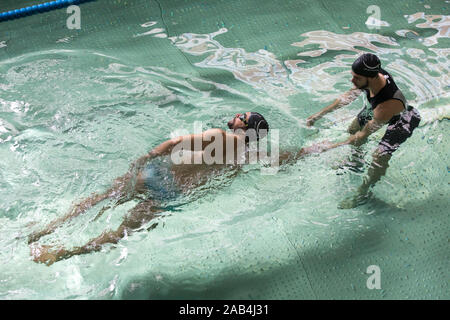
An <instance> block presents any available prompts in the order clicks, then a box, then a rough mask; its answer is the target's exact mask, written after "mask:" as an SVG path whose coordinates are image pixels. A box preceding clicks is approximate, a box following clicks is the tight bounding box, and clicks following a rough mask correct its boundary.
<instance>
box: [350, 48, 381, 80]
mask: <svg viewBox="0 0 450 320" xmlns="http://www.w3.org/2000/svg"><path fill="white" fill-rule="evenodd" d="M352 70H353V72H354V73H356V74H359V75H361V76H364V77H371V78H373V77H375V76H377V75H378V72H380V70H381V62H380V59H378V57H377V56H376V55H374V54H372V53H364V54H363V55H361V56H360V57H359V58H358V59H356V60H355V62H353V64H352Z"/></svg>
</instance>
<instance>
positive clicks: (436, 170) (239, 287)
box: [0, 0, 450, 299]
mask: <svg viewBox="0 0 450 320" xmlns="http://www.w3.org/2000/svg"><path fill="white" fill-rule="evenodd" d="M30 4H34V2H33V1H24V0H20V1H10V0H8V1H2V3H1V4H0V11H7V10H11V9H16V8H18V7H25V6H28V5H30ZM369 6H375V7H372V8H370V10H368V9H369ZM377 8H378V9H379V13H380V15H379V16H377V14H376V13H377V10H378V9H377ZM80 13H81V23H80V29H69V28H68V24H67V20H68V18H69V17H70V16H71V14H68V13H67V12H66V10H65V9H59V10H55V11H51V12H47V13H42V14H38V15H33V16H29V17H25V18H21V19H17V20H12V21H6V22H1V23H0V108H1V109H0V112H1V113H0V192H1V196H0V230H1V232H0V248H1V250H0V298H1V299H179V298H183V299H211V298H215V299H408V298H410V299H448V298H449V290H448V281H447V279H448V269H449V261H450V259H449V258H450V256H449V255H450V254H449V250H448V241H449V239H448V229H449V225H448V221H449V211H448V207H449V205H450V203H449V173H450V169H449V163H448V159H449V150H450V149H449V144H448V132H449V123H448V116H449V78H448V74H449V72H448V71H449V62H448V55H449V49H448V47H449V46H448V44H449V39H448V37H449V28H448V24H449V23H448V22H449V19H450V18H449V15H448V13H449V4H448V1H402V2H401V3H400V2H392V1H385V0H382V1H370V2H366V3H362V2H361V1H353V0H352V1H315V0H314V1H312V0H311V1H287V0H286V1H256V0H245V1H239V2H233V4H232V5H231V4H230V1H220V0H216V1H181V0H171V1H163V0H159V1H156V0H155V1H144V0H133V1H120V0H111V1H102V0H98V1H93V2H88V3H85V4H82V5H80ZM376 18H379V19H376ZM373 26H375V27H376V28H375V29H371V28H372V27H373ZM363 52H373V53H376V54H377V55H378V56H379V57H380V58H381V60H382V63H383V67H384V68H385V69H386V70H388V71H389V72H390V73H391V74H392V75H393V76H394V78H395V80H396V83H397V84H398V85H399V86H400V88H401V90H402V91H403V92H404V94H405V96H406V98H407V99H408V101H409V102H410V103H411V104H412V105H414V106H416V107H417V108H418V109H419V110H420V112H421V114H422V116H423V118H424V121H422V123H421V126H420V127H419V128H418V129H417V131H415V133H414V135H413V136H412V137H411V138H410V139H409V140H408V141H407V142H406V143H405V144H404V145H402V147H401V148H400V150H398V151H397V152H396V153H395V154H394V157H393V159H392V160H391V166H390V168H389V169H388V172H387V175H386V176H385V177H384V178H383V179H382V180H381V181H380V182H379V183H378V184H377V185H376V187H375V189H374V196H375V197H374V199H373V200H372V201H370V202H369V203H368V204H366V205H363V206H360V207H357V208H355V209H351V210H339V209H337V204H338V203H339V201H340V200H341V199H342V198H343V197H345V196H346V195H348V193H349V192H351V190H353V189H354V188H355V187H356V186H357V185H358V183H359V182H360V181H361V179H362V175H361V174H356V173H350V172H349V173H345V174H337V173H339V172H336V170H334V169H333V168H332V164H333V163H335V162H337V161H339V160H341V159H342V157H343V156H344V155H345V154H347V153H349V149H348V148H345V147H343V148H341V149H339V150H333V151H330V152H329V153H326V154H323V155H321V156H313V157H308V158H306V159H303V160H300V161H298V162H297V163H296V164H294V165H291V166H288V167H286V168H283V170H280V171H279V172H278V173H277V174H276V175H261V174H260V171H259V170H258V167H257V166H250V167H249V168H248V169H247V170H246V173H245V174H244V175H240V176H238V177H237V178H235V179H234V180H230V179H228V178H226V177H224V178H222V179H219V180H218V181H215V182H211V185H209V188H207V189H206V191H205V192H203V193H202V194H201V196H200V197H197V198H195V200H193V201H190V202H188V203H186V204H184V205H182V206H174V207H173V208H172V209H170V210H169V209H168V210H167V212H166V214H165V215H164V216H163V217H162V218H161V219H160V220H159V221H160V223H159V224H158V226H157V227H156V228H155V229H153V230H151V231H148V232H147V231H142V232H138V233H135V234H133V235H131V236H129V237H127V238H126V239H124V240H122V241H120V242H119V243H118V244H117V245H114V246H105V248H104V250H102V251H101V252H97V253H92V254H88V255H83V256H76V257H72V258H70V259H67V260H64V261H60V262H58V263H55V264H54V265H52V266H50V267H47V266H45V265H42V264H36V263H35V262H33V261H32V257H31V256H30V248H29V246H28V244H27V237H28V235H29V234H30V233H31V232H32V231H35V230H37V229H39V228H41V227H43V226H44V225H46V224H47V223H48V222H50V221H51V220H53V219H55V218H56V217H59V216H61V215H63V214H64V213H66V212H67V210H68V209H69V208H70V206H71V204H72V203H74V202H76V201H78V200H80V199H82V198H84V197H87V196H89V195H90V194H91V193H93V192H98V191H101V190H104V189H106V188H108V187H109V185H110V184H111V182H112V180H114V179H115V178H116V177H118V176H120V175H122V174H123V173H124V172H126V171H127V169H128V167H129V164H130V163H131V162H132V161H133V160H135V159H136V158H138V157H139V156H141V155H142V154H144V153H146V152H148V151H149V150H150V149H151V148H152V147H154V146H155V145H157V144H158V143H160V142H162V141H164V140H165V139H168V138H170V137H171V136H174V135H177V134H178V133H179V132H181V130H188V131H189V132H191V131H193V130H194V127H193V123H194V122H195V121H202V123H203V125H204V127H205V128H207V127H220V128H224V129H225V125H226V121H227V120H228V119H229V117H230V115H234V114H235V113H236V112H242V111H244V110H248V109H251V110H252V111H258V112H261V113H262V114H264V115H265V116H266V118H267V119H268V121H269V123H270V124H271V128H277V129H280V132H281V133H280V136H281V137H282V138H283V139H282V140H280V150H283V149H289V148H301V147H302V146H304V145H311V144H313V143H315V142H318V141H322V140H324V139H331V140H335V141H339V140H340V139H343V138H344V137H346V136H347V134H346V132H345V130H346V128H347V126H348V123H349V122H350V121H351V119H352V118H353V117H354V116H355V115H356V113H357V112H358V111H359V109H360V108H361V105H362V98H359V99H358V100H356V101H355V102H354V103H352V104H351V105H350V106H349V107H347V108H342V109H340V110H338V111H337V112H336V113H334V114H331V115H329V116H327V117H326V118H325V119H323V120H321V122H319V123H318V124H317V126H316V127H315V128H308V127H306V126H305V119H306V118H307V117H308V116H309V115H311V114H312V113H314V112H316V111H318V110H319V109H320V108H322V107H324V106H326V105H327V104H329V103H330V102H331V101H332V100H333V99H334V98H336V96H337V95H339V94H340V93H342V92H344V91H346V90H347V89H348V88H349V86H350V79H351V75H350V66H351V63H352V62H353V60H354V59H355V58H356V57H357V56H358V55H359V54H361V53H363ZM376 145H377V141H376V139H370V141H369V142H368V144H367V145H366V146H365V150H366V159H367V160H370V155H371V152H372V150H374V148H375V146H376ZM236 203H238V204H239V205H233V204H236ZM134 204H136V203H135V202H130V203H126V204H124V205H122V206H118V207H117V208H114V209H111V210H109V211H106V212H105V214H104V215H103V216H102V217H101V218H100V219H98V220H95V221H94V218H95V217H96V214H97V213H98V209H99V208H97V207H95V208H93V209H92V210H90V211H88V212H87V213H86V214H85V215H82V216H80V217H77V218H76V219H74V220H73V221H71V222H68V223H66V224H65V225H64V226H62V227H61V228H59V229H57V231H56V232H55V233H54V234H53V235H51V236H48V237H45V238H42V240H41V242H42V243H48V244H63V245H65V246H69V247H70V246H76V245H80V244H83V243H85V242H86V241H87V240H89V239H91V238H92V237H94V236H97V235H99V234H100V233H101V232H102V231H104V230H106V229H114V228H116V227H117V226H118V225H119V224H120V222H121V220H122V217H123V216H124V215H125V213H126V212H127V211H128V210H129V209H130V208H131V207H132V206H133V205H134ZM446 208H447V209H446ZM370 266H378V267H379V269H380V270H381V289H369V288H368V287H367V280H368V278H369V277H370V274H368V273H367V269H368V267H370Z"/></svg>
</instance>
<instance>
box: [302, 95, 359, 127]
mask: <svg viewBox="0 0 450 320" xmlns="http://www.w3.org/2000/svg"><path fill="white" fill-rule="evenodd" d="M361 92H362V90H360V89H358V88H352V89H350V90H349V91H347V92H345V93H343V94H341V95H340V96H339V97H338V98H337V99H336V100H334V101H333V103H332V104H330V105H328V106H327V107H325V108H323V109H322V110H320V111H319V112H317V113H315V114H313V115H312V116H310V117H309V118H308V119H306V125H307V126H312V125H314V123H315V122H316V121H317V120H319V119H321V118H322V117H323V116H324V115H326V114H327V113H330V112H332V111H334V110H337V109H339V108H341V107H343V106H346V105H348V104H350V103H352V102H353V101H354V100H356V98H358V97H359V95H360V94H361Z"/></svg>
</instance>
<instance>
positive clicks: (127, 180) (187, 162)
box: [28, 112, 326, 265]
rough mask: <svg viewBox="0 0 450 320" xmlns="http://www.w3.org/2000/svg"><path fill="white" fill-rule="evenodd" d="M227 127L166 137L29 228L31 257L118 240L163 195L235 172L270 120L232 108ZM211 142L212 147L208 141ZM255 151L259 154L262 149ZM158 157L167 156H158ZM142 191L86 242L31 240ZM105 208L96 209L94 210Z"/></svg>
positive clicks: (150, 213)
mask: <svg viewBox="0 0 450 320" xmlns="http://www.w3.org/2000/svg"><path fill="white" fill-rule="evenodd" d="M228 127H229V128H230V129H231V131H230V132H227V131H224V130H222V129H209V130H206V131H204V132H202V133H200V134H191V135H185V136H180V137H177V138H173V139H170V140H167V141H165V142H163V143H161V144H160V145H158V146H157V147H156V148H154V149H153V150H151V151H150V152H149V153H148V154H146V155H144V156H142V157H141V158H139V159H138V160H136V161H135V162H134V163H132V165H131V166H130V170H129V171H128V172H127V173H126V174H125V175H124V176H122V177H119V178H117V179H116V180H114V182H113V185H112V187H111V188H109V189H108V190H107V191H106V192H104V193H102V194H94V195H93V196H91V197H89V198H87V199H85V200H83V201H82V202H80V203H79V204H76V205H75V206H74V207H73V208H72V209H71V210H70V211H69V212H68V213H67V214H66V215H65V216H62V217H61V218H58V219H56V220H55V221H53V222H51V223H50V224H49V225H48V226H47V227H46V228H44V229H43V230H42V231H40V232H36V233H33V234H31V235H30V236H29V239H28V243H29V244H31V250H32V255H33V257H34V261H36V262H41V263H46V264H47V265H51V264H52V263H54V262H56V261H59V260H62V259H67V258H70V257H72V256H74V255H81V254H86V253H89V252H92V251H99V250H101V248H102V245H104V244H106V243H113V244H114V243H117V242H118V241H119V240H120V239H122V238H123V237H125V236H126V235H129V234H131V233H132V232H133V231H135V230H136V229H138V228H140V227H141V226H143V225H144V224H146V223H147V222H149V221H150V220H152V219H154V218H155V217H156V215H157V214H158V213H159V212H161V211H162V210H161V204H163V203H164V202H165V201H168V200H171V199H175V198H176V197H177V196H179V195H180V194H183V193H186V192H189V191H190V190H193V189H194V188H196V187H199V186H201V185H203V184H205V183H207V181H208V179H209V178H211V177H213V176H217V175H221V174H224V173H226V174H227V175H229V176H233V175H236V174H237V173H238V172H239V168H240V164H242V163H244V164H245V163H246V162H245V161H244V162H243V161H242V160H241V159H242V157H244V158H246V159H247V160H248V158H249V151H248V146H249V143H250V142H251V141H256V142H258V141H259V139H260V138H263V137H264V136H266V135H267V133H268V130H269V125H268V123H267V121H266V120H265V119H264V117H263V116H262V115H261V114H259V113H256V112H246V113H242V114H236V116H235V117H234V118H233V119H231V120H230V121H229V122H228ZM213 144H215V147H216V148H212V147H211V146H212V145H213ZM325 149H326V145H325V144H319V145H314V146H311V147H308V148H301V149H300V150H298V151H296V152H284V153H282V154H279V155H278V157H277V159H273V160H275V162H277V164H278V163H280V164H283V163H287V162H291V161H294V160H296V159H299V158H300V157H302V156H304V155H306V154H310V153H319V152H322V151H324V150H325ZM180 151H181V153H182V154H183V156H181V157H178V156H174V155H176V154H178V155H179V154H181V153H180ZM177 152H178V153H177ZM258 152H259V151H258ZM207 155H208V157H207ZM167 156H170V161H168V160H167ZM258 157H259V158H260V154H258ZM208 158H215V160H219V161H211V160H214V159H208ZM161 159H166V160H165V161H161ZM220 160H222V161H220ZM271 160H272V158H271ZM247 162H248V161H247ZM141 195H145V197H143V199H142V198H141V200H142V201H141V202H140V203H138V204H137V205H136V206H135V207H134V208H133V209H131V210H130V211H129V212H128V214H127V215H126V217H125V218H124V221H123V222H122V224H121V225H120V226H119V227H118V229H117V230H114V231H106V232H104V233H103V234H102V235H100V236H99V237H97V238H95V239H92V240H90V241H89V242H88V243H87V244H86V245H84V246H81V247H76V248H73V249H72V250H67V249H64V248H54V247H50V246H42V245H35V242H36V241H38V240H39V239H40V238H41V237H42V236H45V235H48V234H50V233H52V232H53V231H54V230H55V229H56V228H58V227H59V226H61V225H62V224H63V223H64V222H65V221H67V220H68V219H71V218H74V217H76V216H78V215H80V214H81V213H83V212H85V211H87V210H89V209H90V208H92V207H93V206H95V205H96V204H98V203H99V202H101V201H103V200H105V199H108V198H110V199H117V203H116V205H118V204H121V203H124V202H126V201H129V200H132V199H139V197H140V196H141ZM108 208H109V207H105V208H103V209H102V210H100V212H99V214H98V216H99V215H101V214H102V213H103V211H104V210H105V209H108ZM154 226H156V225H155V224H154V225H152V226H151V227H150V228H148V229H151V228H152V227H154Z"/></svg>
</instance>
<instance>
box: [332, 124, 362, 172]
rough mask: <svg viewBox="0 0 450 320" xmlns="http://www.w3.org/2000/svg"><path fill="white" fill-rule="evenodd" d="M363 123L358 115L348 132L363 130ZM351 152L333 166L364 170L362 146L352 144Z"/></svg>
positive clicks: (352, 133) (356, 170) (335, 167)
mask: <svg viewBox="0 0 450 320" xmlns="http://www.w3.org/2000/svg"><path fill="white" fill-rule="evenodd" d="M361 128H362V127H361V125H360V121H359V119H358V117H356V118H355V119H353V121H352V123H351V124H350V126H349V127H348V129H347V132H348V133H349V134H351V135H354V134H355V133H357V132H358V131H360V130H361ZM350 152H351V154H350V156H349V157H348V158H346V159H345V160H341V161H340V162H338V163H337V164H335V165H334V166H333V169H335V170H337V169H345V168H348V169H349V170H351V171H354V172H362V167H363V166H364V151H363V148H362V147H356V146H351V150H350Z"/></svg>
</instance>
